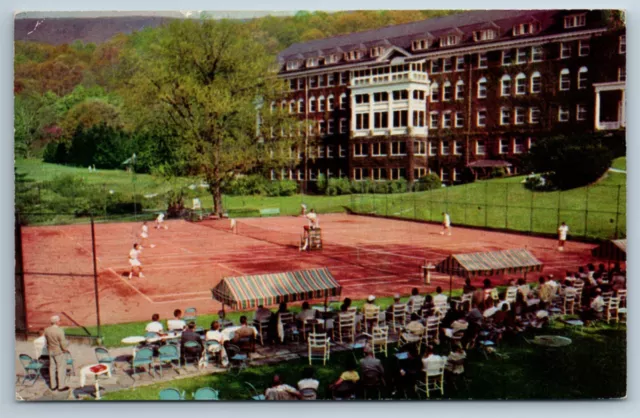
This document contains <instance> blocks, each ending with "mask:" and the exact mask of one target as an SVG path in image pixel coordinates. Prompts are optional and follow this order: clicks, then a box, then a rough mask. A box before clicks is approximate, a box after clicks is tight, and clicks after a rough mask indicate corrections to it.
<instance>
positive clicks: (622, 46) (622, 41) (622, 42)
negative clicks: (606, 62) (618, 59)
mask: <svg viewBox="0 0 640 418" xmlns="http://www.w3.org/2000/svg"><path fill="white" fill-rule="evenodd" d="M626 53H627V35H626V34H624V35H620V37H619V38H618V54H626Z"/></svg>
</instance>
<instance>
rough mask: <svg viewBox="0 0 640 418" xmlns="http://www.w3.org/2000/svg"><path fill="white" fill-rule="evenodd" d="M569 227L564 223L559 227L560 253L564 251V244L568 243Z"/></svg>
mask: <svg viewBox="0 0 640 418" xmlns="http://www.w3.org/2000/svg"><path fill="white" fill-rule="evenodd" d="M568 232H569V227H568V226H567V224H566V223H565V222H562V223H561V224H560V226H559V227H558V251H564V243H565V242H566V241H567V233H568Z"/></svg>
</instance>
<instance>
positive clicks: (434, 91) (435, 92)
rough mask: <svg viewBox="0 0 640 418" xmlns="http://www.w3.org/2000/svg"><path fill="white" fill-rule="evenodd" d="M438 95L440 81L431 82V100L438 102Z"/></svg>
mask: <svg viewBox="0 0 640 418" xmlns="http://www.w3.org/2000/svg"><path fill="white" fill-rule="evenodd" d="M438 96H440V86H439V85H438V83H433V84H431V101H432V102H437V101H438Z"/></svg>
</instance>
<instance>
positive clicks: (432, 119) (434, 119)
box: [429, 112, 439, 129]
mask: <svg viewBox="0 0 640 418" xmlns="http://www.w3.org/2000/svg"><path fill="white" fill-rule="evenodd" d="M438 119H439V116H438V112H431V113H429V127H430V128H431V129H438Z"/></svg>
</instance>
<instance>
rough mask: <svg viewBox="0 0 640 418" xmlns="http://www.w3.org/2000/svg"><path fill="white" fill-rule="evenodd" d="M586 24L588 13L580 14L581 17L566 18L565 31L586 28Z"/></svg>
mask: <svg viewBox="0 0 640 418" xmlns="http://www.w3.org/2000/svg"><path fill="white" fill-rule="evenodd" d="M586 24H587V14H586V13H582V14H579V15H571V16H565V18H564V28H565V29H571V28H579V27H581V26H585V25H586Z"/></svg>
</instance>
